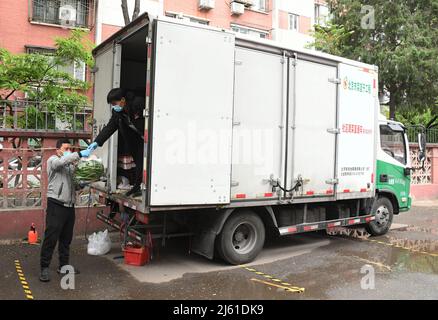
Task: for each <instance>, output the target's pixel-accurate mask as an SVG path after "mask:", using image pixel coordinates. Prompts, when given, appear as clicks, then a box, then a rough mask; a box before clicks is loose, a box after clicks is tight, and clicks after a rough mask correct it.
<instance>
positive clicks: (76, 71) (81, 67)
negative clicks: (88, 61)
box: [26, 46, 85, 81]
mask: <svg viewBox="0 0 438 320" xmlns="http://www.w3.org/2000/svg"><path fill="white" fill-rule="evenodd" d="M26 52H27V53H38V54H44V55H48V56H50V55H53V53H54V52H55V49H51V48H40V47H31V46H28V47H26ZM58 70H59V71H64V72H66V73H68V74H69V75H71V76H72V77H73V78H74V79H76V80H81V81H85V62H79V63H78V62H71V63H69V64H67V65H65V66H60V67H58Z"/></svg>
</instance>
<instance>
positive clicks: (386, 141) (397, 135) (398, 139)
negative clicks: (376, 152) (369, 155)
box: [380, 125, 406, 164]
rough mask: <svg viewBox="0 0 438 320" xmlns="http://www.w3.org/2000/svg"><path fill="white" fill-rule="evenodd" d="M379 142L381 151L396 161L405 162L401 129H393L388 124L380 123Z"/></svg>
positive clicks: (404, 148)
mask: <svg viewBox="0 0 438 320" xmlns="http://www.w3.org/2000/svg"><path fill="white" fill-rule="evenodd" d="M380 144H381V147H382V150H383V151H385V152H386V153H387V154H389V155H390V156H391V157H393V158H394V159H395V160H397V161H398V162H400V163H402V164H406V146H405V139H404V132H403V131H400V130H397V131H395V130H392V129H391V128H390V127H389V126H388V125H381V126H380Z"/></svg>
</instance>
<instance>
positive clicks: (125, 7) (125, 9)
mask: <svg viewBox="0 0 438 320" xmlns="http://www.w3.org/2000/svg"><path fill="white" fill-rule="evenodd" d="M122 12H123V19H124V20H125V25H127V24H129V23H130V22H131V21H130V20H129V12H128V2H127V0H122Z"/></svg>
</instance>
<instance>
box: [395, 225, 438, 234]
mask: <svg viewBox="0 0 438 320" xmlns="http://www.w3.org/2000/svg"><path fill="white" fill-rule="evenodd" d="M400 231H415V232H425V233H429V234H433V235H438V229H434V228H426V227H418V226H413V225H410V226H408V227H407V228H405V229H402V230H400Z"/></svg>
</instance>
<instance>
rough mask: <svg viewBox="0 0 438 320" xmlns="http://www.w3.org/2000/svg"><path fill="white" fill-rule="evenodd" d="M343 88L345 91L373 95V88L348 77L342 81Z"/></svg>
mask: <svg viewBox="0 0 438 320" xmlns="http://www.w3.org/2000/svg"><path fill="white" fill-rule="evenodd" d="M342 86H343V88H344V89H345V90H351V91H357V92H362V93H369V94H371V92H372V91H371V90H372V86H371V85H370V84H367V83H363V82H359V81H353V80H349V79H348V78H347V77H345V78H344V80H343V81H342Z"/></svg>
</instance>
